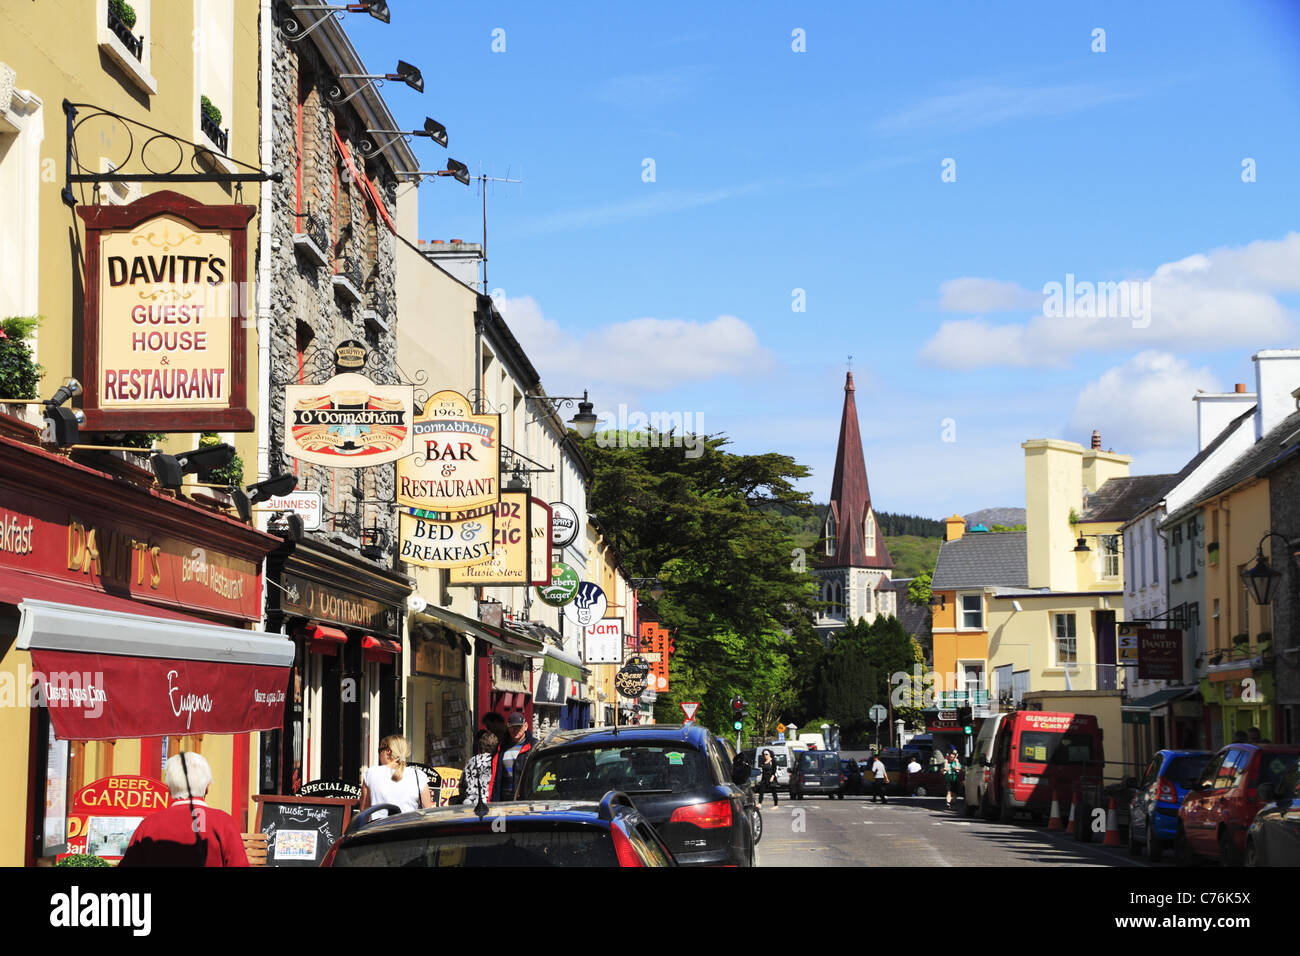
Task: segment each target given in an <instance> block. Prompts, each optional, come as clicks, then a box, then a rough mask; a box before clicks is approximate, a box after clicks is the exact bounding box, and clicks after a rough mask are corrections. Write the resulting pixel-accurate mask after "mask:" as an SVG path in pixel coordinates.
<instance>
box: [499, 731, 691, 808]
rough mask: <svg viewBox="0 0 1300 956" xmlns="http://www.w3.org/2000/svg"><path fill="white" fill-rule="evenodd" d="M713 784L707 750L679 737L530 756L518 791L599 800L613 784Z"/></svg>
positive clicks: (659, 787) (637, 788) (635, 788)
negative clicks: (686, 743)
mask: <svg viewBox="0 0 1300 956" xmlns="http://www.w3.org/2000/svg"><path fill="white" fill-rule="evenodd" d="M712 785H713V784H712V781H711V778H710V775H709V769H708V762H707V758H706V757H705V755H704V754H702V753H700V752H699V751H698V750H695V749H694V748H692V747H690V746H688V745H685V744H682V743H681V742H680V741H674V742H672V743H662V744H656V743H644V744H642V743H638V744H636V745H634V746H627V747H581V748H578V747H565V748H563V749H562V750H561V749H557V750H555V751H553V752H548V751H542V752H541V753H539V754H537V755H536V756H535V757H533V758H532V759H531V760H529V761H528V764H527V766H526V768H525V772H524V780H523V782H522V784H521V785H520V789H519V797H520V799H524V798H526V797H541V798H544V799H551V798H557V799H565V800H572V799H587V800H599V799H600V798H601V797H603V796H604V795H605V794H606V793H608V792H609V791H610V790H622V791H623V792H624V793H628V794H637V793H656V792H658V793H680V792H682V791H686V790H696V789H700V788H703V787H710V786H712Z"/></svg>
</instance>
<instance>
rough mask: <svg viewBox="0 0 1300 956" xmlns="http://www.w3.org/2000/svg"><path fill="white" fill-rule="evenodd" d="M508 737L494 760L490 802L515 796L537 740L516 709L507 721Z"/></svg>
mask: <svg viewBox="0 0 1300 956" xmlns="http://www.w3.org/2000/svg"><path fill="white" fill-rule="evenodd" d="M506 725H507V728H508V731H509V734H508V737H507V739H505V740H502V741H501V746H500V747H499V748H498V749H497V754H496V757H494V758H493V760H492V791H491V792H492V797H491V799H490V800H489V802H490V803H500V802H502V801H504V800H513V799H514V798H515V785H516V784H517V783H518V782H519V781H520V780H521V779H523V774H524V767H525V766H526V765H527V763H528V754H529V752H530V751H531V750H532V749H533V747H534V746H535V745H536V743H537V740H536V739H535V738H534V737H533V734H532V731H530V730H529V729H528V721H527V719H526V718H525V717H524V715H523V714H522V713H521V712H519V711H515V712H514V713H513V714H511V715H510V718H509V719H508V720H507V721H506Z"/></svg>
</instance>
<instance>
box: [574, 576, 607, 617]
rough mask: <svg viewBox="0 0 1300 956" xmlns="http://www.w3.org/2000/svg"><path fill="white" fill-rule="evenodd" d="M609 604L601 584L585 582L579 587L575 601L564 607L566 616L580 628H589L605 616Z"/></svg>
mask: <svg viewBox="0 0 1300 956" xmlns="http://www.w3.org/2000/svg"><path fill="white" fill-rule="evenodd" d="M608 607H609V602H608V601H607V600H606V599H605V592H604V591H602V590H601V589H600V585H599V584H593V583H592V582H591V581H583V582H582V583H581V584H579V585H578V590H577V593H576V594H575V595H574V597H573V600H572V601H570V602H569V603H568V604H566V605H564V616H565V618H566V619H568V620H569V621H571V622H572V623H574V624H576V625H578V627H583V628H585V627H588V626H590V625H592V624H595V623H596V622H597V621H599V620H600V619H601V618H602V617H604V616H605V609H606V608H608Z"/></svg>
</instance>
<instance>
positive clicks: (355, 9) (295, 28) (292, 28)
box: [280, 0, 390, 43]
mask: <svg viewBox="0 0 1300 956" xmlns="http://www.w3.org/2000/svg"><path fill="white" fill-rule="evenodd" d="M289 9H290V10H292V11H293V12H294V13H298V12H300V11H301V12H302V13H309V12H310V13H328V14H330V15H331V16H333V17H334V18H335V19H336V20H342V19H343V14H345V13H368V14H370V15H371V16H372V17H374V18H375V19H376V20H378V21H379V22H380V23H389V22H390V18H389V13H388V3H387V0H358V2H357V3H345V4H342V5H336V6H330V5H321V6H317V5H315V4H306V3H296V4H294V5H293V6H291V7H290V8H289ZM328 19H329V17H321V18H320V19H319V20H317V21H316V22H315V23H313V24H312V25H311V26H309V27H308V28H307V29H306V30H304V29H303V28H302V25H301V24H300V23H299V22H298V21H297V20H296V19H294V18H293V17H285V18H284V20H283V22H282V23H281V24H280V32H281V33H282V34H283V35H284V38H285V39H286V40H288V41H289V42H290V43H297V42H298V41H299V40H301V39H303V38H304V37H306V36H308V35H309V34H310V33H312V31H314V30H315V29H316V28H317V27H318V26H320V25H321V24H322V23H324V22H325V21H326V20H328Z"/></svg>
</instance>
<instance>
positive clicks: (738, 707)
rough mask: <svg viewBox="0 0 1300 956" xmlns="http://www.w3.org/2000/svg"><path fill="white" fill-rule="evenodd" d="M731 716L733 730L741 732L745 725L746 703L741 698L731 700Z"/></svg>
mask: <svg viewBox="0 0 1300 956" xmlns="http://www.w3.org/2000/svg"><path fill="white" fill-rule="evenodd" d="M731 716H732V718H733V720H732V723H731V726H732V728H733V729H734V730H740V729H741V728H742V727H743V726H744V725H745V702H744V701H743V700H741V699H740V698H739V697H733V698H731Z"/></svg>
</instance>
